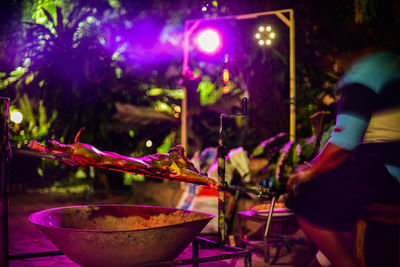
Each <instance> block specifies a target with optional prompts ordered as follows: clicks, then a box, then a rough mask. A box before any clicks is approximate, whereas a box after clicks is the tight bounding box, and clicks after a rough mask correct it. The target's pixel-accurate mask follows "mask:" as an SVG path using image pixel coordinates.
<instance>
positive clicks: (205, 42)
mask: <svg viewBox="0 0 400 267" xmlns="http://www.w3.org/2000/svg"><path fill="white" fill-rule="evenodd" d="M195 42H196V44H197V46H198V48H199V49H200V50H201V51H203V52H206V53H209V54H212V53H216V52H217V51H218V50H219V49H220V48H221V45H222V44H221V37H220V35H219V33H218V32H217V31H216V30H213V29H205V30H204V31H201V32H200V33H199V34H198V35H197V38H196V39H195Z"/></svg>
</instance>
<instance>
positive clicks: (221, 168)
mask: <svg viewBox="0 0 400 267" xmlns="http://www.w3.org/2000/svg"><path fill="white" fill-rule="evenodd" d="M223 115H224V114H221V116H220V126H219V134H218V151H217V160H218V180H219V181H220V182H221V184H222V185H225V183H226V182H225V156H226V148H225V145H224V137H223V129H222V128H223V124H222V122H223ZM225 201H226V200H225V191H224V190H220V191H218V245H220V246H223V245H225V239H226V225H225Z"/></svg>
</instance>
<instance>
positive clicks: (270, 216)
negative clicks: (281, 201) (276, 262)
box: [264, 196, 276, 262]
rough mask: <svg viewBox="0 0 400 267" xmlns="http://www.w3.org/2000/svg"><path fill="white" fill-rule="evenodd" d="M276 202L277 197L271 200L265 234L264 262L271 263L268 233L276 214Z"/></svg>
mask: <svg viewBox="0 0 400 267" xmlns="http://www.w3.org/2000/svg"><path fill="white" fill-rule="evenodd" d="M275 201H276V196H274V197H273V198H272V200H271V206H270V208H269V214H268V217H267V222H266V224H265V232H264V262H269V257H270V254H269V246H268V232H269V226H270V224H271V219H272V215H273V212H274V207H275Z"/></svg>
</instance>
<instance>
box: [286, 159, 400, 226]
mask: <svg viewBox="0 0 400 267" xmlns="http://www.w3.org/2000/svg"><path fill="white" fill-rule="evenodd" d="M373 202H388V203H399V204H400V183H399V182H398V180H397V179H396V178H394V177H393V176H391V175H390V174H389V172H388V171H387V169H386V167H385V165H384V164H382V163H376V162H372V161H356V160H355V159H354V158H353V159H349V160H348V161H346V162H345V163H343V164H342V165H341V166H340V167H338V168H336V169H335V170H333V171H331V172H328V173H326V174H324V175H321V176H319V177H316V178H315V179H313V180H311V181H309V182H306V183H303V184H300V185H299V186H298V188H297V190H296V193H289V196H288V199H287V201H286V205H287V207H288V208H289V209H291V210H292V211H293V212H294V213H295V214H296V215H299V216H301V217H304V218H305V219H307V220H309V221H310V222H312V223H314V224H316V225H319V226H321V227H324V228H326V229H329V230H332V231H340V232H349V231H352V230H353V227H354V224H355V222H356V221H357V220H358V218H359V217H360V214H361V211H362V209H363V208H364V207H365V206H366V205H368V204H371V203H373Z"/></svg>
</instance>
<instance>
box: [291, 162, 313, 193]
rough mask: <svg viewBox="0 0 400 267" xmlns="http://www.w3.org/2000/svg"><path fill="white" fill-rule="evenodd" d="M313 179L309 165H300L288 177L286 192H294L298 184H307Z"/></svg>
mask: <svg viewBox="0 0 400 267" xmlns="http://www.w3.org/2000/svg"><path fill="white" fill-rule="evenodd" d="M312 178H313V176H312V169H311V165H310V164H306V165H300V166H298V167H297V168H296V170H295V171H294V172H293V173H292V174H291V175H290V176H289V179H288V181H287V183H286V188H287V190H289V191H290V190H293V191H294V190H296V188H297V186H299V184H301V183H304V182H307V181H309V180H311V179H312Z"/></svg>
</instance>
